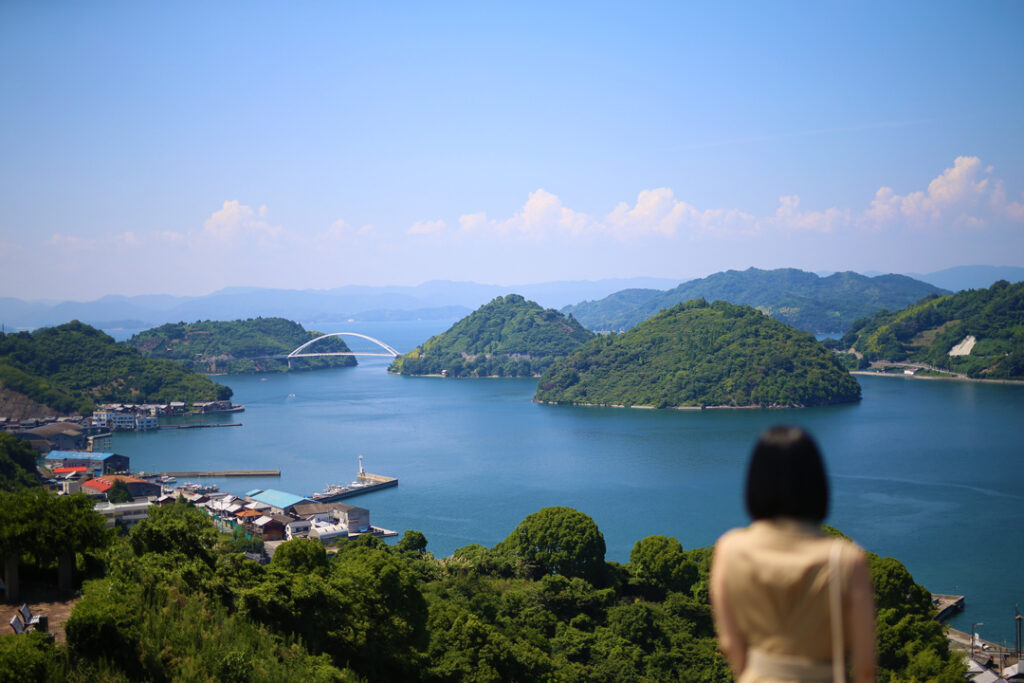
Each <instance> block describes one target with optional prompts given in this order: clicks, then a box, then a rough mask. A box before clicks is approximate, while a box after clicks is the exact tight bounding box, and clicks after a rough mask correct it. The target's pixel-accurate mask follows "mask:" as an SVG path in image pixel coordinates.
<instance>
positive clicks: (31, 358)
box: [0, 320, 231, 417]
mask: <svg viewBox="0 0 1024 683" xmlns="http://www.w3.org/2000/svg"><path fill="white" fill-rule="evenodd" d="M0 384H2V385H3V386H4V387H6V388H7V389H8V390H11V391H15V392H18V393H20V394H24V395H25V396H27V397H29V398H30V399H32V400H33V401H35V402H37V403H39V404H43V405H46V406H49V407H50V408H54V409H56V410H59V411H61V412H63V413H75V412H78V413H84V414H87V413H89V412H91V411H92V409H93V406H94V404H95V403H107V402H110V403H145V402H153V403H166V402H169V401H186V402H192V401H213V400H217V399H227V398H230V397H231V389H229V388H228V387H226V386H223V385H221V384H217V383H215V382H213V381H212V380H211V379H210V378H209V377H206V376H205V375H201V374H199V373H196V372H192V371H191V370H188V369H187V368H184V367H182V366H181V365H179V364H178V363H174V362H172V361H169V360H154V359H149V358H143V357H142V355H140V354H139V352H138V351H136V350H135V349H133V348H130V347H128V346H125V345H124V344H118V343H117V342H115V341H114V340H113V339H112V338H111V337H109V336H108V335H106V334H104V333H103V332H101V331H99V330H97V329H95V328H93V327H90V326H88V325H85V324H83V323H80V322H78V321H77V320H75V321H72V322H69V323H65V324H63V325H58V326H57V327H44V328H42V329H39V330H36V331H35V332H17V333H13V334H0ZM40 417H42V416H40Z"/></svg>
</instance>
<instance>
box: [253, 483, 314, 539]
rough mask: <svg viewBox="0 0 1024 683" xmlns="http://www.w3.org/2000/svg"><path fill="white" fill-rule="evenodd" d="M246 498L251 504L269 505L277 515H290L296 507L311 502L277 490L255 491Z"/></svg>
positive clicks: (271, 510)
mask: <svg viewBox="0 0 1024 683" xmlns="http://www.w3.org/2000/svg"><path fill="white" fill-rule="evenodd" d="M245 498H246V500H248V501H249V502H251V503H262V504H263V505H269V506H270V510H269V511H270V512H271V513H272V514H275V515H287V514H290V513H291V512H292V510H293V509H294V507H295V506H296V505H300V504H302V503H309V502H311V501H310V500H309V499H308V498H303V497H302V496H297V495H295V494H294V493H288V492H287V491H278V490H276V489H253V490H252V491H249V492H248V493H247V494H245ZM282 533H283V529H282Z"/></svg>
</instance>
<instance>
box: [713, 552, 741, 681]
mask: <svg viewBox="0 0 1024 683" xmlns="http://www.w3.org/2000/svg"><path fill="white" fill-rule="evenodd" d="M727 545H728V542H727V540H726V539H725V538H724V537H723V538H720V539H719V540H718V543H716V544H715V554H714V555H713V556H712V558H711V576H710V578H709V582H708V593H709V596H710V599H711V615H712V617H713V618H714V620H715V631H716V632H717V633H718V647H719V649H720V650H721V651H722V654H724V655H725V658H726V659H727V660H728V661H729V666H730V667H732V671H733V673H734V674H735V675H736V676H737V677H738V676H739V675H740V674H741V673H743V670H744V669H745V668H747V639H746V637H744V635H743V632H742V631H740V628H739V625H737V623H736V619H735V618H734V617H733V615H732V610H731V609H730V606H729V596H728V594H727V592H726V590H725V571H726V565H727V562H728V560H727V559H726V558H727V557H728V553H727V552H724V547H725V546H727Z"/></svg>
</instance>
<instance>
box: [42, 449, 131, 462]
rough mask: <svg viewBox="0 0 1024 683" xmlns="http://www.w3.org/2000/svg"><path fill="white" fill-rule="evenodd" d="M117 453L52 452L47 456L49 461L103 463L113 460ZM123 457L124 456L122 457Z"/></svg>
mask: <svg viewBox="0 0 1024 683" xmlns="http://www.w3.org/2000/svg"><path fill="white" fill-rule="evenodd" d="M115 455H116V453H93V452H91V451H50V452H49V453H47V455H46V459H47V460H66V459H69V458H70V459H74V460H97V461H103V460H107V459H109V458H113V457H114V456H115ZM121 457H123V456H121Z"/></svg>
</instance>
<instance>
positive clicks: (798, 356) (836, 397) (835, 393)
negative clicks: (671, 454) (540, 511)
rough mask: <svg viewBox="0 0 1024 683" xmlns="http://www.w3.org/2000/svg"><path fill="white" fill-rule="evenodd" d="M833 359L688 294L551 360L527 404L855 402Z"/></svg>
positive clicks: (742, 309)
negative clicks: (684, 300)
mask: <svg viewBox="0 0 1024 683" xmlns="http://www.w3.org/2000/svg"><path fill="white" fill-rule="evenodd" d="M833 356H834V354H832V353H831V352H829V351H828V350H827V349H826V348H825V347H824V346H822V345H821V344H819V343H818V342H816V341H815V340H814V337H813V336H811V335H810V334H808V333H806V332H800V331H798V330H795V329H793V328H792V327H790V326H789V325H786V324H784V323H781V322H779V321H777V320H773V319H771V318H769V317H768V316H766V315H763V314H762V313H760V312H758V311H757V310H755V309H753V308H751V307H749V306H735V305H733V304H730V303H727V302H725V301H716V302H714V303H713V304H708V303H707V302H706V301H704V300H703V299H697V300H695V301H690V302H687V303H685V304H679V305H678V306H675V307H673V308H670V309H668V310H667V311H662V312H661V313H659V314H658V315H656V316H654V317H653V318H651V319H650V320H646V321H644V322H643V323H641V324H640V325H637V326H636V327H635V328H633V329H632V330H629V331H628V332H624V333H622V334H609V335H605V336H602V337H598V338H596V339H593V340H591V341H590V342H588V343H587V344H586V345H585V346H583V347H582V348H580V349H579V350H578V351H576V352H575V353H573V354H572V355H570V356H567V357H565V358H562V359H559V360H557V361H556V362H555V363H554V364H553V365H552V366H551V367H550V368H549V369H548V371H547V372H545V373H544V375H543V376H542V377H541V378H540V380H539V381H538V383H537V394H536V400H538V401H543V402H550V403H573V404H587V405H618V406H652V407H657V408H665V407H676V406H737V407H739V406H766V407H767V406H773V407H774V406H813V405H827V404H832V403H844V402H849V401H856V400H859V399H860V385H859V384H857V381H856V380H855V379H854V378H853V377H852V376H850V375H849V374H848V373H847V372H846V371H845V370H844V369H843V368H842V367H841V366H840V364H839V363H838V361H837V360H836V359H835V358H834V357H833Z"/></svg>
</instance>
